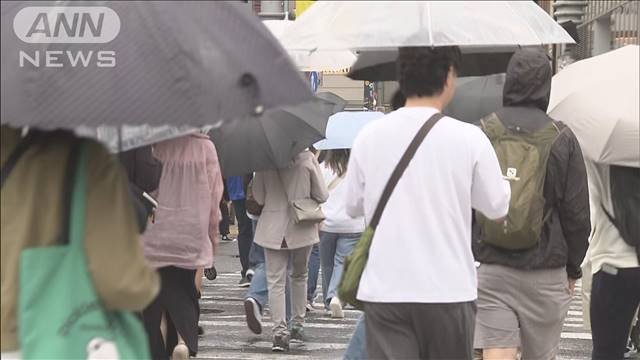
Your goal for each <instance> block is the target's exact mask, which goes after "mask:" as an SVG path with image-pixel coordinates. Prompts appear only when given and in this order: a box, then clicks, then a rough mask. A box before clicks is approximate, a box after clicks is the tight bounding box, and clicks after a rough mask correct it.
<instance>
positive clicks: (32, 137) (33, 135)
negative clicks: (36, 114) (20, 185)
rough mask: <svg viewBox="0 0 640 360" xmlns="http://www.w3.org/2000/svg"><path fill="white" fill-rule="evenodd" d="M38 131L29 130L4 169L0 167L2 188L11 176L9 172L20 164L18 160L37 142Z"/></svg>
mask: <svg viewBox="0 0 640 360" xmlns="http://www.w3.org/2000/svg"><path fill="white" fill-rule="evenodd" d="M37 134H38V132H36V131H29V133H28V134H27V136H25V137H24V138H22V139H21V140H20V142H19V143H18V145H16V147H15V148H14V149H13V151H12V152H11V154H10V155H9V158H8V159H7V161H6V162H5V163H4V165H2V169H0V188H1V187H2V186H4V183H5V181H7V178H8V177H9V174H10V173H11V171H12V170H13V168H14V167H15V166H16V165H17V164H18V160H20V158H21V157H22V155H23V154H24V153H25V152H26V151H27V150H28V149H29V147H30V146H31V145H32V144H33V143H35V141H36V140H37V138H38V136H37Z"/></svg>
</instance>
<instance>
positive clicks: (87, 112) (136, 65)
mask: <svg viewBox="0 0 640 360" xmlns="http://www.w3.org/2000/svg"><path fill="white" fill-rule="evenodd" d="M1 17H2V45H1V46H2V65H1V67H2V114H1V119H2V123H3V124H4V123H9V124H12V125H14V126H23V125H29V126H38V127H44V128H53V127H65V128H74V127H76V126H80V125H87V126H98V125H113V126H118V125H122V124H128V125H144V124H147V125H152V126H159V125H171V124H176V125H194V126H202V125H206V124H216V123H220V122H221V121H224V120H229V119H231V118H235V117H239V116H246V115H248V114H251V113H256V112H261V111H262V110H263V109H267V108H272V107H276V106H280V105H286V104H296V103H300V102H303V101H308V100H310V99H312V94H311V92H310V91H309V88H308V85H307V84H306V83H305V82H304V80H303V79H302V78H301V77H300V76H299V74H298V72H297V70H296V68H295V66H294V65H293V64H292V63H291V61H290V60H289V57H288V56H287V54H286V52H284V50H283V49H282V47H281V46H280V45H279V44H278V41H277V40H276V39H275V38H274V37H273V35H272V34H271V33H270V32H269V31H268V30H267V29H266V28H265V27H264V25H262V23H261V22H260V21H259V19H258V18H256V17H255V16H253V14H251V12H250V11H247V9H246V8H244V7H242V5H240V4H236V3H234V2H231V1H206V2H199V1H194V2H183V1H138V2H126V1H113V2H106V1H84V2H76V1H62V2H61V1H56V2H41V1H34V2H2V5H1ZM265 59H269V61H265Z"/></svg>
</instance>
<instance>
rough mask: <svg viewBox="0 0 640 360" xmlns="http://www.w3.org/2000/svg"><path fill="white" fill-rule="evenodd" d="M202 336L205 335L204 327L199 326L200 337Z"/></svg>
mask: <svg viewBox="0 0 640 360" xmlns="http://www.w3.org/2000/svg"><path fill="white" fill-rule="evenodd" d="M202 335H204V329H203V328H202V326H200V325H198V336H202Z"/></svg>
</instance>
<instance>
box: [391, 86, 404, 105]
mask: <svg viewBox="0 0 640 360" xmlns="http://www.w3.org/2000/svg"><path fill="white" fill-rule="evenodd" d="M406 102H407V98H406V97H404V94H403V93H402V91H400V89H398V90H396V93H395V94H393V97H392V98H391V109H392V110H398V109H400V108H401V107H403V106H404V104H405V103H406Z"/></svg>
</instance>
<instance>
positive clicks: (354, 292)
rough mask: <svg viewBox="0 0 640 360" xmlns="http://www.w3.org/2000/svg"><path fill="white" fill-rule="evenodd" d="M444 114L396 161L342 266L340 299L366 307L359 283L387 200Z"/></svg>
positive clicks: (427, 124) (431, 121)
mask: <svg viewBox="0 0 640 360" xmlns="http://www.w3.org/2000/svg"><path fill="white" fill-rule="evenodd" d="M443 117H444V115H442V114H440V113H436V114H434V115H433V116H432V117H430V118H429V119H428V120H427V121H426V122H425V123H424V125H422V127H421V128H420V130H418V132H417V133H416V136H415V137H414V138H413V140H411V143H410V144H409V147H407V150H406V151H405V152H404V154H403V155H402V158H400V161H399V162H398V165H396V167H395V169H394V170H393V173H391V177H390V178H389V181H387V185H386V186H385V188H384V191H383V192H382V196H380V201H378V206H376V210H375V212H374V213H373V217H372V218H371V221H370V222H369V226H367V228H366V229H365V231H364V232H363V233H362V237H361V238H360V240H359V241H358V243H357V244H356V246H355V248H354V249H353V253H351V255H350V256H349V257H347V258H346V259H345V261H344V269H343V270H342V277H341V278H340V284H339V285H338V296H339V297H340V300H342V301H344V302H346V303H348V304H351V305H353V306H355V307H356V309H359V310H362V309H363V308H364V304H362V302H360V301H359V300H358V299H357V297H358V287H359V286H360V278H361V277H362V273H363V272H364V268H365V267H366V266H367V261H368V260H369V249H370V248H371V243H372V241H373V236H374V235H375V232H376V227H377V226H378V223H379V222H380V218H381V217H382V212H383V211H384V208H385V207H386V206H387V202H389V198H390V197H391V194H392V193H393V189H395V187H396V185H397V184H398V181H400V178H401V177H402V174H404V171H405V170H406V169H407V166H409V163H410V162H411V159H413V156H414V155H415V154H416V151H418V148H419V147H420V144H422V141H423V140H424V138H425V137H426V136H427V134H428V133H429V131H431V129H432V128H433V127H434V126H435V125H436V123H437V122H438V121H440V119H442V118H443Z"/></svg>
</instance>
